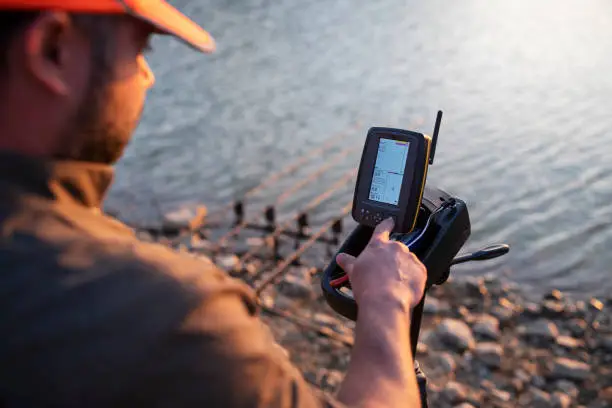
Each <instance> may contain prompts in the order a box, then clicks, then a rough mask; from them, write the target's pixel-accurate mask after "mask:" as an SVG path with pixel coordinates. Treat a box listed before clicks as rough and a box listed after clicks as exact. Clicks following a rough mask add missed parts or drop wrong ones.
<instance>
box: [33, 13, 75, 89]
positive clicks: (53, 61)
mask: <svg viewBox="0 0 612 408" xmlns="http://www.w3.org/2000/svg"><path fill="white" fill-rule="evenodd" d="M23 40H24V44H23V46H24V47H23V51H24V54H23V58H24V65H25V69H26V71H27V72H28V73H29V74H30V75H31V77H32V78H33V79H34V80H35V81H36V82H38V83H39V84H40V85H41V86H42V87H43V88H45V89H46V90H47V91H48V92H50V93H52V94H56V95H59V96H66V95H68V94H69V93H70V91H71V90H70V80H71V78H70V74H71V68H72V67H70V64H71V63H74V62H75V60H76V59H77V58H78V57H79V55H78V54H79V48H80V47H82V46H83V41H82V38H81V37H80V35H79V32H78V30H77V29H76V28H75V26H74V24H73V23H72V21H71V19H70V16H69V15H68V14H67V13H64V12H45V13H41V15H40V16H39V17H38V18H37V19H36V20H35V21H34V22H33V23H32V24H31V25H30V26H29V27H28V28H27V29H26V30H25V32H24V36H23Z"/></svg>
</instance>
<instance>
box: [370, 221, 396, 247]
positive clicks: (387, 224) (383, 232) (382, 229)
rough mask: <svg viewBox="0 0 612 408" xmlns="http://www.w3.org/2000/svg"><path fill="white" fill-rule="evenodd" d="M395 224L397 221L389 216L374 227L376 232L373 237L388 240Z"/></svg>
mask: <svg viewBox="0 0 612 408" xmlns="http://www.w3.org/2000/svg"><path fill="white" fill-rule="evenodd" d="M394 226H395V221H393V218H391V217H389V218H387V219H385V220H384V221H383V222H381V223H380V224H378V225H377V226H376V228H375V229H374V233H372V238H378V239H380V240H382V241H388V240H389V235H390V234H391V231H393V227H394Z"/></svg>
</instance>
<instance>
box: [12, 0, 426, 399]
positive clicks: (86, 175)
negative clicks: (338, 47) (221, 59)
mask: <svg viewBox="0 0 612 408" xmlns="http://www.w3.org/2000/svg"><path fill="white" fill-rule="evenodd" d="M153 33H164V34H171V35H174V36H176V37H178V38H180V39H182V40H183V41H185V42H186V43H188V44H190V45H191V46H192V47H194V48H196V49H198V50H201V51H205V52H211V51H213V49H214V47H215V45H214V42H213V40H212V38H211V37H210V36H209V35H208V34H207V33H206V32H204V31H203V30H201V29H200V28H199V27H197V26H196V25H195V24H194V23H193V22H191V21H190V20H188V19H187V18H186V17H185V16H183V15H181V14H180V13H179V12H178V11H176V10H175V9H174V8H172V7H171V6H169V5H168V4H167V3H165V2H164V1H162V0H148V1H144V0H0V272H1V275H0V276H1V281H0V333H1V336H0V405H2V406H4V407H45V406H52V407H102V406H112V407H123V406H125V407H135V406H147V407H156V406H168V407H192V406H193V407H196V406H198V407H201V406H211V407H213V406H214V407H264V406H266V407H267V406H269V407H317V406H340V405H349V406H376V407H379V406H380V407H396V406H397V407H399V406H402V407H405V406H411V407H416V406H419V405H420V401H419V396H418V391H417V384H416V378H415V373H414V370H413V366H412V356H411V351H410V345H409V324H410V310H411V309H412V308H413V307H414V306H415V305H416V304H417V303H418V302H419V300H420V298H421V297H422V294H423V288H424V285H425V278H426V272H425V269H424V267H423V265H422V264H420V262H419V261H418V260H417V259H416V257H415V256H414V255H412V254H411V253H410V252H409V251H408V249H407V248H406V247H405V246H403V245H402V244H399V243H396V242H391V241H389V231H390V230H391V229H392V221H385V222H383V223H382V224H381V225H380V226H379V227H378V228H377V230H376V231H375V234H374V237H373V238H372V241H371V242H370V244H369V246H368V247H367V249H366V250H365V251H364V252H363V254H362V255H361V256H359V257H358V258H357V259H355V258H353V257H350V256H348V255H340V256H339V257H338V262H339V263H340V264H341V265H342V266H343V268H344V269H345V270H346V271H347V272H348V274H349V276H350V278H351V282H352V284H353V290H354V294H355V297H356V299H357V301H358V303H359V305H360V315H359V321H358V322H357V329H356V339H355V346H354V349H353V351H352V356H351V364H350V368H349V371H348V374H347V376H346V378H345V380H344V383H343V384H342V387H341V390H340V392H339V395H338V401H331V400H329V399H327V398H326V397H323V396H321V395H319V394H318V393H317V392H316V391H315V390H313V389H311V388H310V387H309V386H308V385H307V384H306V383H305V382H304V380H303V378H302V376H301V375H300V373H298V372H297V370H296V369H295V368H294V367H293V366H292V365H291V364H290V362H289V361H288V360H287V358H286V357H285V356H284V355H283V353H280V352H278V348H277V347H275V346H274V343H273V340H272V339H271V338H270V336H269V335H268V334H267V333H269V332H267V331H266V330H265V328H264V327H263V326H262V323H261V322H260V320H259V319H258V318H257V316H256V311H257V310H256V309H257V308H256V303H255V300H254V295H253V293H252V292H251V291H250V290H249V288H248V287H247V286H246V285H244V284H242V283H241V282H239V281H236V280H233V279H230V278H229V277H227V276H226V275H224V274H223V273H222V272H220V271H219V270H218V269H217V268H215V266H214V265H212V264H210V263H206V262H204V261H201V260H196V259H194V258H191V257H185V256H183V255H180V254H177V253H175V252H173V251H172V250H170V249H168V248H164V247H161V246H158V245H154V244H146V243H141V242H139V241H137V239H136V238H135V236H134V234H133V233H132V231H131V230H130V229H129V228H127V227H126V226H124V225H122V224H121V223H119V222H118V221H116V220H114V219H111V218H109V217H107V216H106V215H104V214H103V213H102V212H101V211H100V206H101V202H102V200H103V198H104V195H105V192H106V190H107V189H108V187H109V185H110V184H111V182H112V178H113V169H112V165H113V164H114V163H115V162H116V161H117V160H118V159H119V158H120V157H121V155H122V152H123V149H124V148H125V146H126V145H127V144H128V142H129V139H130V136H131V134H132V132H133V130H134V128H135V127H136V124H137V122H138V120H139V117H140V113H141V111H142V109H143V105H144V98H145V94H146V91H147V89H148V88H150V87H151V86H152V85H153V83H154V77H153V74H152V72H151V71H150V69H149V67H148V66H147V64H146V62H145V60H144V56H143V55H144V53H145V52H146V50H147V49H148V41H149V37H150V36H151V35H152V34H153Z"/></svg>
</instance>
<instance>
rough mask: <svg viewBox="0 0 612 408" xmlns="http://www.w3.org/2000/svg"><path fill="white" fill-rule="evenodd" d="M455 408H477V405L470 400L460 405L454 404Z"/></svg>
mask: <svg viewBox="0 0 612 408" xmlns="http://www.w3.org/2000/svg"><path fill="white" fill-rule="evenodd" d="M453 408H475V407H474V406H473V405H472V404H470V403H469V402H462V403H461V404H459V405H455V406H453Z"/></svg>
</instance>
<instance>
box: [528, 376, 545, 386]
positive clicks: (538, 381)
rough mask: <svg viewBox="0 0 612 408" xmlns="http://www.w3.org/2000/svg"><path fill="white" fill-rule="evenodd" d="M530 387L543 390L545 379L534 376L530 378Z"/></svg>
mask: <svg viewBox="0 0 612 408" xmlns="http://www.w3.org/2000/svg"><path fill="white" fill-rule="evenodd" d="M531 385H533V386H534V387H537V388H543V387H544V386H545V385H546V379H544V377H542V376H541V375H534V376H533V377H531Z"/></svg>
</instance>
